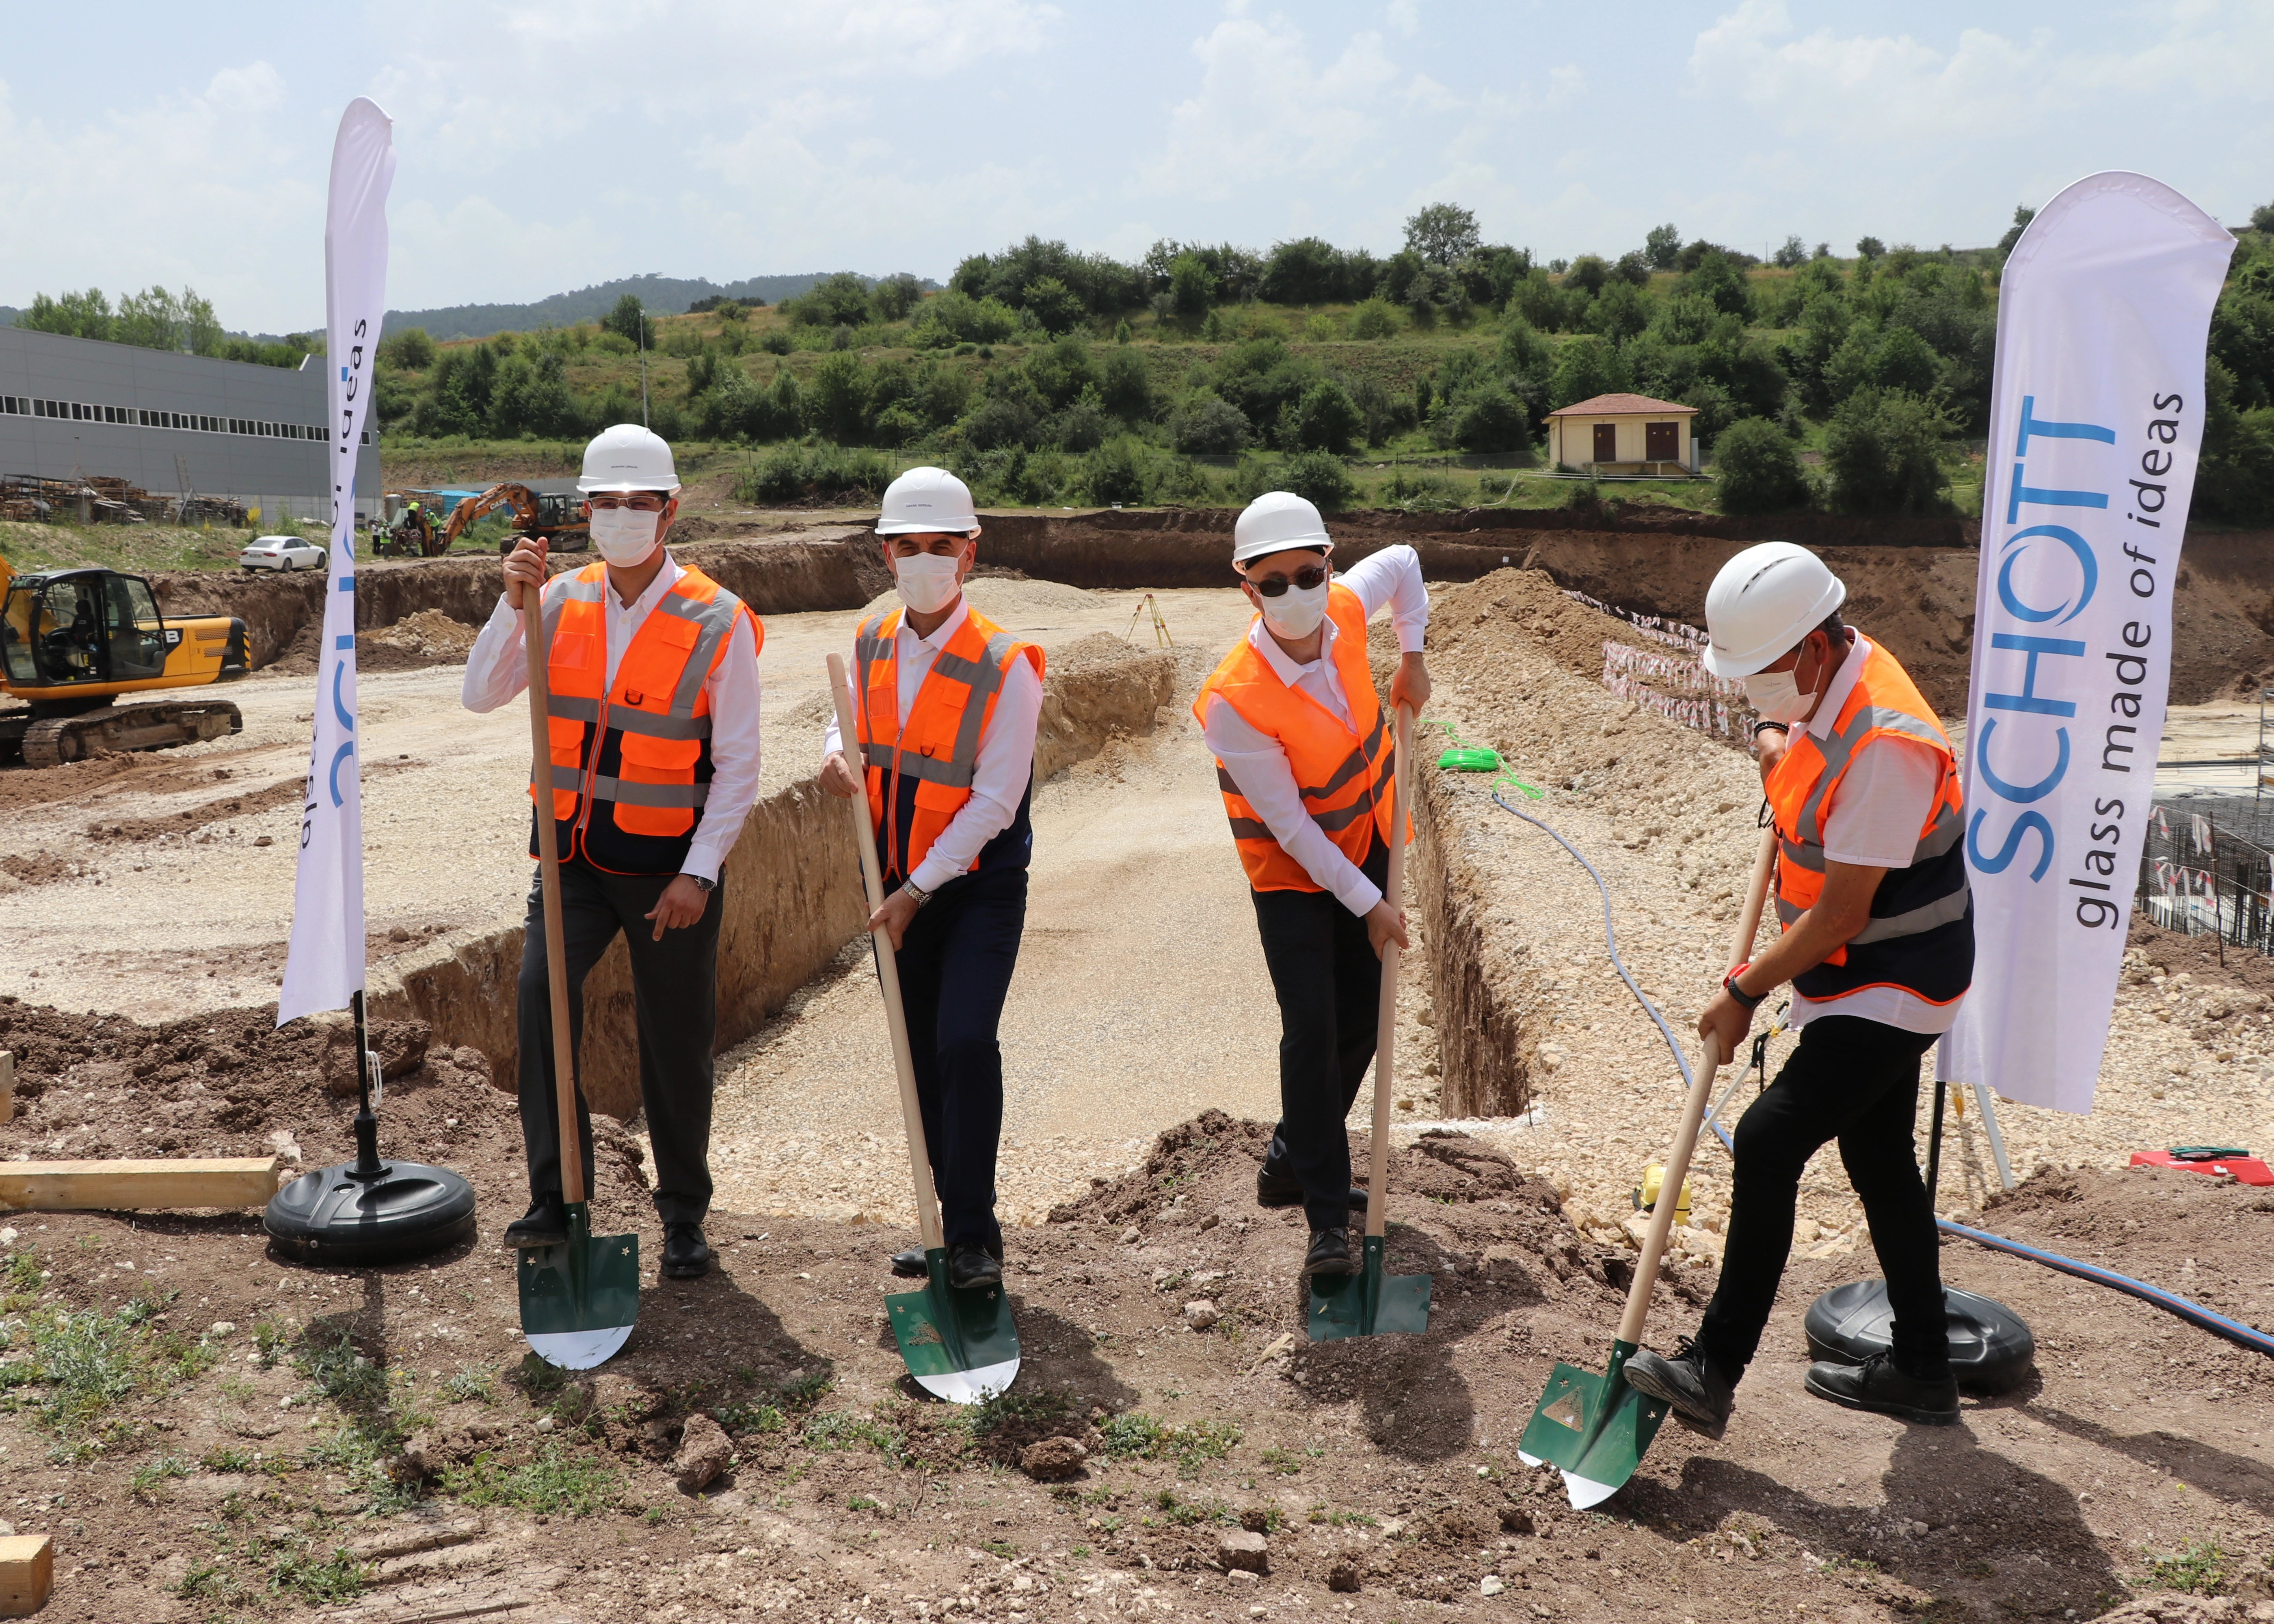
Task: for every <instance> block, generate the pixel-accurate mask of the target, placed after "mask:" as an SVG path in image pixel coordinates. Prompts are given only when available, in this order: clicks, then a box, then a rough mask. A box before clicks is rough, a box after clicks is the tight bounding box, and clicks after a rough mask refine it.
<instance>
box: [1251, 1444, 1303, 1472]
mask: <svg viewBox="0 0 2274 1624" xmlns="http://www.w3.org/2000/svg"><path fill="white" fill-rule="evenodd" d="M1261 1458H1262V1461H1263V1463H1264V1464H1265V1465H1266V1466H1268V1467H1269V1468H1270V1469H1271V1470H1273V1471H1274V1472H1276V1473H1277V1474H1278V1475H1279V1476H1280V1477H1296V1476H1298V1475H1299V1474H1300V1473H1301V1471H1302V1470H1303V1462H1300V1461H1299V1460H1297V1459H1296V1458H1295V1457H1294V1456H1293V1455H1291V1454H1289V1453H1288V1452H1287V1451H1286V1450H1284V1449H1266V1450H1265V1451H1264V1452H1263V1455H1262V1457H1261Z"/></svg>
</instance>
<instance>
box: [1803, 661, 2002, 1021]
mask: <svg viewBox="0 0 2274 1624" xmlns="http://www.w3.org/2000/svg"><path fill="white" fill-rule="evenodd" d="M1878 738H1899V739H1907V740H1909V741H1913V742H1914V743H1917V744H1922V745H1924V746H1926V747H1927V748H1929V749H1931V750H1932V751H1933V752H1934V753H1935V755H1936V756H1938V757H1939V760H1940V765H1941V773H1940V777H1939V781H1938V783H1937V786H1936V789H1935V797H1934V803H1933V805H1932V806H1931V807H1930V808H1928V812H1927V817H1926V823H1925V824H1924V827H1923V828H1922V829H1921V830H1920V831H1919V838H1918V841H1917V843H1916V846H1914V847H1913V848H1912V852H1911V861H1910V862H1909V864H1908V865H1906V866H1905V867H1902V868H1891V869H1889V870H1888V871H1887V872H1886V875H1884V876H1882V877H1881V879H1880V881H1879V889H1878V890H1877V891H1875V892H1874V893H1873V895H1872V898H1871V918H1870V920H1869V921H1868V922H1867V923H1866V924H1865V925H1864V929H1862V930H1860V931H1858V932H1857V933H1856V935H1855V936H1851V937H1850V938H1849V940H1848V942H1847V944H1845V945H1844V946H1842V947H1840V948H1838V949H1835V950H1834V952H1833V953H1832V955H1831V956H1830V957H1829V958H1827V959H1825V961H1824V962H1823V963H1822V964H1820V965H1818V966H1815V967H1814V968H1813V969H1810V970H1806V971H1803V972H1802V974H1800V975H1798V976H1796V977H1795V978H1794V981H1793V985H1794V987H1795V989H1796V990H1797V991H1799V992H1800V993H1801V994H1802V995H1803V996H1806V997H1809V998H1811V999H1816V1000H1818V1001H1821V1000H1825V999H1829V998H1838V997H1843V996H1847V995H1848V994H1849V993H1852V992H1856V991H1860V990H1861V989H1864V988H1865V987H1877V986H1894V987H1900V988H1901V989H1904V990H1905V991H1908V992H1911V993H1913V994H1916V996H1919V997H1922V998H1924V999H1926V1000H1927V1001H1928V1002H1930V1003H1934V1004H1947V1003H1949V1002H1951V1001H1952V1000H1953V999H1954V998H1956V997H1958V996H1960V995H1961V994H1962V993H1963V992H1964V991H1965V990H1966V988H1967V986H1968V985H1969V982H1970V981H1972V979H1973V965H1974V934H1973V926H1972V914H1973V895H1972V892H1971V890H1970V888H1969V885H1968V883H1967V876H1966V858H1965V853H1963V852H1962V850H1961V849H1960V846H1959V837H1960V836H1961V835H1962V833H1963V832H1964V831H1965V818H1964V816H1963V808H1962V797H1961V793H1960V788H1959V783H1958V775H1957V772H1956V770H1955V767H1954V762H1953V759H1952V752H1951V748H1950V741H1949V739H1948V737H1947V736H1946V734H1945V733H1943V731H1942V727H1941V725H1940V724H1939V723H1938V722H1937V721H1936V720H1935V719H1934V712H1933V711H1931V709H1930V708H1929V707H1928V705H1927V703H1926V702H1925V700H1924V698H1922V697H1921V696H1920V695H1919V691H1918V688H1917V687H1916V685H1915V684H1914V683H1913V682H1912V681H1911V680H1910V676H1909V673H1906V672H1905V671H1904V670H1903V668H1902V666H1901V664H1899V663H1898V662H1897V661H1896V659H1895V658H1894V656H1893V655H1891V654H1889V653H1887V652H1886V650H1884V649H1882V648H1881V647H1880V646H1879V644H1877V643H1871V644H1870V651H1869V653H1868V654H1867V655H1866V656H1865V657H1864V666H1863V669H1862V670H1861V671H1859V672H1858V673H1856V682H1855V685H1854V687H1853V688H1851V689H1850V690H1849V695H1848V697H1847V700H1846V701H1845V702H1844V703H1842V705H1841V711H1840V715H1839V717H1838V718H1837V720H1836V721H1835V723H1834V726H1833V728H1832V731H1831V732H1830V733H1828V734H1826V736H1824V737H1823V738H1820V739H1819V738H1818V737H1817V736H1816V735H1814V734H1813V733H1805V732H1803V733H1797V734H1796V736H1795V737H1794V739H1793V741H1792V744H1791V746H1790V748H1788V750H1787V751H1786V752H1785V756H1784V759H1783V760H1782V761H1781V762H1780V763H1778V765H1777V768H1776V770H1775V771H1773V773H1771V774H1770V775H1769V781H1768V786H1767V788H1768V795H1769V802H1770V806H1771V808H1772V809H1773V812H1774V814H1775V817H1776V827H1777V852H1778V863H1777V895H1776V911H1777V918H1778V919H1779V920H1780V921H1781V922H1782V923H1783V925H1784V927H1785V929H1791V928H1792V927H1793V926H1794V925H1795V924H1796V923H1797V922H1798V921H1799V920H1800V917H1801V915H1803V914H1805V913H1807V912H1808V910H1809V909H1810V908H1811V907H1813V906H1815V905H1816V903H1817V900H1818V898H1820V897H1821V896H1822V895H1823V892H1824V876H1825V847H1824V814H1825V809H1826V807H1827V806H1828V805H1829V804H1830V801H1831V798H1832V796H1833V795H1834V792H1835V791H1836V789H1837V786H1839V784H1840V782H1841V778H1844V777H1845V776H1846V774H1847V771H1848V769H1849V766H1850V765H1852V764H1853V763H1854V762H1855V759H1856V752H1858V751H1859V750H1861V749H1862V748H1864V746H1865V745H1866V744H1867V743H1869V742H1870V741H1872V740H1873V739H1878Z"/></svg>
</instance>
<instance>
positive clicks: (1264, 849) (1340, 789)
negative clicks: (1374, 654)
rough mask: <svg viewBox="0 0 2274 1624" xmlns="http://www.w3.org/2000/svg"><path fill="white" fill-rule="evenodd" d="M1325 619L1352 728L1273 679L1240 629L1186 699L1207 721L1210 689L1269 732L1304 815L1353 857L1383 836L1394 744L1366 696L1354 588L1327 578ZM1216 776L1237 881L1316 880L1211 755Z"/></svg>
mask: <svg viewBox="0 0 2274 1624" xmlns="http://www.w3.org/2000/svg"><path fill="white" fill-rule="evenodd" d="M1259 618H1260V617H1259ZM1327 619H1328V620H1329V621H1331V622H1332V623H1333V625H1334V630H1335V635H1334V637H1333V639H1332V642H1331V643H1330V644H1329V646H1330V647H1331V648H1332V650H1333V652H1334V662H1335V673H1336V674H1337V676H1339V677H1340V678H1341V679H1342V685H1343V697H1344V699H1346V700H1348V701H1349V702H1350V709H1351V718H1352V721H1354V722H1355V723H1356V724H1357V730H1356V731H1355V732H1353V731H1352V729H1351V728H1349V727H1346V726H1344V725H1343V722H1342V718H1339V717H1337V716H1335V715H1333V714H1331V713H1330V712H1329V711H1328V710H1327V708H1326V707H1325V706H1324V705H1322V704H1321V703H1319V702H1318V701H1317V700H1315V699H1314V698H1312V697H1311V696H1310V695H1308V694H1306V693H1305V692H1303V691H1302V690H1301V689H1300V688H1290V687H1288V686H1287V684H1286V683H1284V682H1282V681H1281V680H1279V673H1277V672H1276V671H1274V670H1272V669H1271V662H1270V661H1269V660H1267V659H1265V658H1263V656H1262V655H1261V654H1260V653H1259V652H1257V651H1256V649H1255V645H1254V644H1253V643H1250V642H1248V640H1247V639H1246V637H1242V638H1241V639H1240V640H1239V643H1236V644H1234V645H1233V647H1232V650H1231V653H1229V654H1227V655H1225V656H1224V663H1223V664H1222V665H1218V666H1217V667H1216V670H1215V671H1214V672H1213V673H1210V675H1209V680H1207V681H1206V682H1204V683H1202V684H1201V691H1200V695H1199V696H1198V697H1197V698H1195V699H1194V700H1193V719H1194V720H1196V721H1198V722H1200V723H1201V725H1202V726H1207V723H1208V702H1209V695H1210V694H1216V695H1221V696H1222V697H1223V699H1224V703H1226V704H1228V705H1230V706H1231V708H1232V709H1233V710H1234V711H1238V712H1239V718H1240V719H1241V720H1242V721H1244V722H1246V724H1247V725H1248V726H1251V727H1253V728H1254V729H1255V730H1256V731H1257V732H1258V733H1268V734H1269V735H1270V736H1271V737H1272V738H1274V739H1276V740H1277V741H1279V745H1280V748H1283V749H1284V750H1285V751H1286V752H1287V764H1288V766H1290V767H1291V768H1292V769H1293V770H1294V773H1295V783H1296V785H1297V786H1298V787H1299V789H1300V790H1301V791H1302V794H1303V806H1304V809H1305V810H1306V811H1307V812H1308V813H1310V815H1311V821H1312V822H1313V823H1316V824H1317V825H1318V826H1319V827H1320V828H1321V829H1323V830H1325V831H1327V838H1329V839H1330V840H1332V841H1333V842H1334V843H1335V846H1336V847H1337V849H1338V850H1339V851H1340V852H1341V853H1342V854H1343V855H1344V856H1345V857H1347V858H1349V859H1350V860H1351V861H1352V862H1354V863H1363V862H1364V861H1366V854H1367V850H1368V849H1369V848H1370V847H1371V846H1373V844H1374V836H1375V834H1377V833H1379V834H1380V835H1381V836H1382V839H1383V840H1385V841H1387V840H1389V838H1391V834H1390V831H1391V828H1392V824H1393V820H1394V819H1395V818H1396V816H1397V812H1396V808H1397V752H1396V751H1395V750H1393V749H1392V748H1390V741H1389V732H1388V730H1387V729H1386V728H1385V727H1384V726H1383V725H1382V702H1381V701H1380V700H1379V699H1377V698H1376V697H1375V696H1374V673H1373V671H1372V669H1371V668H1370V667H1369V666H1368V665H1367V657H1366V605H1365V604H1364V603H1363V602H1362V601H1361V600H1360V599H1359V595H1358V594H1357V593H1356V592H1353V591H1352V590H1350V588H1348V587H1346V586H1344V585H1343V584H1342V583H1340V582H1336V583H1333V584H1332V585H1330V586H1329V588H1328V589H1327ZM1250 624H1251V625H1252V624H1253V622H1252V621H1251V622H1250ZM1216 786H1217V787H1218V788H1219V789H1221V790H1223V791H1224V814H1225V816H1228V817H1230V818H1231V839H1232V844H1233V845H1234V846H1238V847H1239V861H1240V866H1241V867H1242V868H1246V870H1247V883H1249V884H1250V885H1252V886H1254V888H1255V889H1256V890H1257V891H1318V890H1320V889H1321V886H1320V885H1319V883H1317V882H1316V881H1315V880H1314V879H1312V878H1311V875H1310V870H1308V869H1307V868H1304V867H1303V865H1302V864H1301V863H1299V862H1297V861H1295V860H1294V859H1293V858H1292V857H1291V856H1289V855H1288V854H1287V851H1286V848H1285V847H1284V846H1281V845H1280V844H1279V841H1278V838H1277V837H1276V836H1275V835H1273V834H1272V832H1271V831H1270V829H1269V826H1268V825H1267V824H1265V823H1264V822H1263V820H1262V819H1261V817H1259V816H1256V813H1255V808H1254V807H1252V806H1250V805H1249V804H1248V801H1247V798H1246V796H1245V795H1243V794H1241V793H1239V785H1237V784H1235V783H1233V782H1232V778H1231V773H1229V772H1227V771H1225V770H1224V763H1223V762H1221V761H1219V762H1217V763H1216Z"/></svg>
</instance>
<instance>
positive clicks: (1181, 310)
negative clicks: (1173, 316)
mask: <svg viewBox="0 0 2274 1624" xmlns="http://www.w3.org/2000/svg"><path fill="white" fill-rule="evenodd" d="M1215 302H1216V275H1215V274H1214V273H1213V272H1211V271H1210V270H1209V267H1208V266H1207V265H1206V264H1205V263H1204V262H1203V261H1202V260H1201V258H1200V256H1199V255H1197V254H1194V253H1191V252H1186V253H1180V254H1178V256H1177V257H1176V258H1175V259H1171V260H1170V261H1169V307H1170V308H1171V310H1173V311H1175V312H1177V314H1178V315H1179V316H1197V315H1200V314H1201V313H1203V312H1206V311H1207V310H1208V308H1209V305H1213V304H1214V303H1215Z"/></svg>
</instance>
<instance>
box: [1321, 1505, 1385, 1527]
mask: <svg viewBox="0 0 2274 1624" xmlns="http://www.w3.org/2000/svg"><path fill="white" fill-rule="evenodd" d="M1310 1521H1312V1522H1316V1523H1319V1524H1321V1525H1322V1526H1324V1527H1327V1528H1379V1527H1381V1526H1382V1525H1381V1523H1380V1522H1377V1521H1376V1520H1375V1519H1374V1518H1373V1517H1370V1516H1368V1515H1366V1513H1364V1512H1363V1511H1337V1510H1335V1509H1333V1508H1332V1507H1329V1506H1327V1505H1325V1504H1323V1503H1321V1504H1320V1505H1316V1506H1314V1507H1311V1515H1310Z"/></svg>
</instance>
